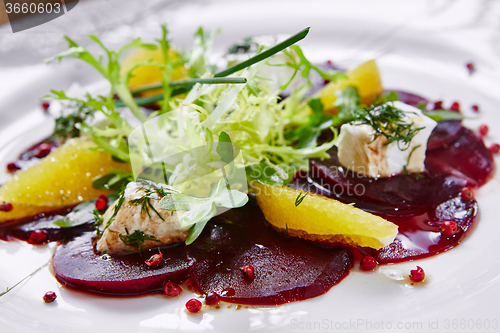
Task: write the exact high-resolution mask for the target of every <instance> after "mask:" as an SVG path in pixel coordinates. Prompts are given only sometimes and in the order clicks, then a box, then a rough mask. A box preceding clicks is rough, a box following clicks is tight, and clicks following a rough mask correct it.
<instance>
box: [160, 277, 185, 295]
mask: <svg viewBox="0 0 500 333" xmlns="http://www.w3.org/2000/svg"><path fill="white" fill-rule="evenodd" d="M163 292H164V293H165V295H167V296H171V297H175V296H179V295H180V294H181V293H182V288H181V287H180V286H179V285H178V284H177V283H173V282H170V281H168V282H166V283H165V284H164V285H163Z"/></svg>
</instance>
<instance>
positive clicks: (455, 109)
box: [450, 102, 460, 112]
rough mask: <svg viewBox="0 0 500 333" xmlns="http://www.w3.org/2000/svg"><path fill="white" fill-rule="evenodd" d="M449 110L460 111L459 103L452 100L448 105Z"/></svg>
mask: <svg viewBox="0 0 500 333" xmlns="http://www.w3.org/2000/svg"><path fill="white" fill-rule="evenodd" d="M450 110H451V111H455V112H460V103H458V102H453V103H452V104H451V106H450Z"/></svg>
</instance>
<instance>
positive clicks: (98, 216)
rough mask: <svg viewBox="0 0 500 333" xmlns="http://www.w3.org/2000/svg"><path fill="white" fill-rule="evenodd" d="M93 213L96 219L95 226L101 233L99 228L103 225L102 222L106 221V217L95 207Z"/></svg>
mask: <svg viewBox="0 0 500 333" xmlns="http://www.w3.org/2000/svg"><path fill="white" fill-rule="evenodd" d="M92 215H94V220H95V222H94V228H95V230H96V231H97V234H98V235H100V230H99V228H100V227H101V225H102V223H103V222H104V218H103V216H102V215H101V213H99V211H98V210H97V209H94V210H93V211H92Z"/></svg>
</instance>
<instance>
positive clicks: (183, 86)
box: [115, 27, 310, 107]
mask: <svg viewBox="0 0 500 333" xmlns="http://www.w3.org/2000/svg"><path fill="white" fill-rule="evenodd" d="M309 29H310V27H307V28H305V29H303V30H301V31H299V32H298V33H296V34H295V35H293V36H291V37H290V38H287V39H285V40H284V41H282V42H281V43H278V44H276V45H275V46H273V47H271V48H269V49H267V50H265V51H263V52H261V53H259V54H257V55H255V56H253V57H251V58H250V59H247V60H245V61H243V62H241V63H239V64H236V65H234V66H232V67H229V68H227V69H225V70H223V71H221V72H218V73H215V74H214V77H213V78H210V79H187V80H179V81H172V82H170V86H173V87H180V88H177V89H174V90H173V91H172V93H171V96H176V95H180V94H184V93H187V92H188V91H189V90H191V88H192V87H193V85H194V84H195V83H229V82H220V81H217V82H215V81H212V82H200V80H215V79H217V78H223V77H226V76H228V75H231V74H234V73H236V72H238V71H240V70H242V69H244V68H247V67H250V66H252V65H254V64H256V63H258V62H261V61H262V60H265V59H267V58H269V57H271V56H273V55H275V54H276V53H278V52H280V51H283V50H284V49H286V48H287V47H289V46H291V45H293V44H295V43H297V42H299V41H301V40H302V39H304V38H305V37H306V36H307V34H308V33H309ZM227 79H232V78H227ZM234 79H241V78H234ZM245 81H246V79H245ZM191 82H192V83H191ZM230 83H245V82H230ZM162 87H163V85H161V84H158V85H150V86H147V87H143V88H140V89H139V90H135V91H134V92H133V93H134V94H136V93H139V92H143V91H146V90H152V89H159V88H162ZM141 89H142V90H141ZM162 99H163V94H159V95H155V96H150V97H144V98H140V97H138V98H135V102H136V103H137V104H138V105H148V104H151V103H154V102H158V101H161V100H162ZM115 104H116V106H117V107H122V106H124V104H123V103H122V102H121V101H117V102H116V103H115Z"/></svg>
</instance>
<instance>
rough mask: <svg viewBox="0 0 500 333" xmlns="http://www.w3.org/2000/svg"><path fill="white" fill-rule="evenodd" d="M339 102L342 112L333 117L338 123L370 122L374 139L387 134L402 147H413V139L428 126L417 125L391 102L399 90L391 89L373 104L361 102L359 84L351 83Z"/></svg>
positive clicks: (341, 94)
mask: <svg viewBox="0 0 500 333" xmlns="http://www.w3.org/2000/svg"><path fill="white" fill-rule="evenodd" d="M337 97H338V100H337V102H336V104H335V105H336V106H337V107H339V113H338V115H337V116H335V117H334V119H333V124H334V126H338V125H341V124H343V123H348V122H354V123H358V124H367V125H369V126H370V127H372V128H373V131H374V134H373V141H375V140H376V139H377V138H378V137H380V136H384V137H385V138H386V140H387V142H386V144H390V143H392V142H397V144H398V147H399V149H400V150H403V151H404V150H406V149H408V148H409V147H410V143H411V140H412V139H413V138H414V137H415V135H417V133H418V132H419V131H421V130H422V129H424V127H415V126H414V123H413V122H412V121H411V120H410V119H408V117H407V116H406V112H405V111H403V110H400V109H398V108H396V107H395V106H394V105H393V104H392V103H391V102H393V101H396V100H398V95H397V93H395V92H390V93H388V94H386V95H384V96H382V97H381V98H379V99H377V100H376V101H375V103H373V104H372V105H370V106H369V107H365V106H362V105H360V104H359V103H360V101H361V99H360V98H359V94H358V92H357V89H356V88H355V87H347V88H345V89H343V90H342V91H340V92H339V93H338V94H337Z"/></svg>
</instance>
